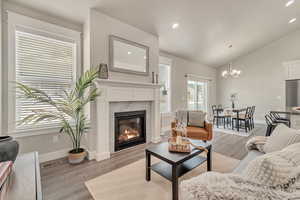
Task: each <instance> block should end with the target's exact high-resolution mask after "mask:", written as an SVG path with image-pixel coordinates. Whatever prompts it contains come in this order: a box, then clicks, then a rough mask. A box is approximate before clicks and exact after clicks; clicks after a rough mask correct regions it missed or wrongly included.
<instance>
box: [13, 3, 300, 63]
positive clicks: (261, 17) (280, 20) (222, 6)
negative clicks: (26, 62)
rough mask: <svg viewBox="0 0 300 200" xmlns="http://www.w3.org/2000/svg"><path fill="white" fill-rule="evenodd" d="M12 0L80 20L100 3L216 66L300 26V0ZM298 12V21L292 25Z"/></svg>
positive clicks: (166, 45)
mask: <svg viewBox="0 0 300 200" xmlns="http://www.w3.org/2000/svg"><path fill="white" fill-rule="evenodd" d="M9 1H11V2H17V3H20V4H24V5H25V6H27V7H31V8H35V9H39V10H41V11H44V12H47V13H49V14H51V15H57V16H60V17H64V18H67V19H70V20H73V21H76V22H80V23H83V22H84V21H85V19H86V16H87V13H88V9H89V8H91V7H92V8H96V9H98V10H100V11H102V12H104V13H106V14H108V15H110V16H112V17H115V18H118V19H120V20H122V21H124V22H126V23H128V24H131V25H134V26H136V27H138V28H140V29H142V30H145V31H147V32H150V33H153V34H155V35H158V36H159V38H160V48H161V50H164V51H167V52H170V53H172V54H174V55H178V56H181V57H184V58H187V59H190V60H195V61H198V62H201V63H203V64H207V65H209V66H213V67H218V66H220V65H223V64H226V63H227V62H229V61H230V60H232V59H235V58H237V57H239V56H241V55H245V54H247V53H249V52H251V51H253V50H255V49H257V48H259V47H261V46H264V45H265V44H267V43H269V42H271V41H273V40H275V39H278V38H280V37H282V36H283V35H285V34H287V33H289V32H292V31H294V30H296V29H297V28H300V2H299V0H295V3H294V4H293V5H292V6H290V7H289V8H286V7H285V3H286V2H287V0H9ZM293 17H297V18H298V20H297V21H296V22H295V23H293V24H288V21H289V19H291V18H293ZM173 22H178V23H179V24H180V27H179V28H178V29H177V30H173V29H172V28H171V26H172V23H173ZM229 44H232V45H233V48H232V49H231V50H228V45H229ZM299 56H300V53H299Z"/></svg>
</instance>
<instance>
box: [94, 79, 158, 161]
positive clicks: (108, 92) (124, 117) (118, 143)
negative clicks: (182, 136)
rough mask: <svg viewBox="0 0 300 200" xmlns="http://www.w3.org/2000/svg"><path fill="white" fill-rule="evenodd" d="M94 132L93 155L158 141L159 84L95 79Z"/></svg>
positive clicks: (105, 155) (102, 156) (106, 155)
mask: <svg viewBox="0 0 300 200" xmlns="http://www.w3.org/2000/svg"><path fill="white" fill-rule="evenodd" d="M96 83H97V88H99V91H101V96H100V97H99V98H98V99H97V111H96V120H97V123H96V125H97V131H96V134H97V136H96V141H93V142H94V143H95V152H93V153H94V157H95V159H96V160H97V161H100V160H104V159H107V158H109V157H110V154H111V153H113V152H116V151H120V150H122V149H125V148H128V147H132V146H134V145H137V144H141V143H145V142H146V143H148V142H154V143H156V142H159V141H160V139H161V138H160V110H159V109H160V108H159V107H160V106H159V88H160V85H156V84H151V83H136V82H128V81H114V80H100V79H99V80H97V82H96Z"/></svg>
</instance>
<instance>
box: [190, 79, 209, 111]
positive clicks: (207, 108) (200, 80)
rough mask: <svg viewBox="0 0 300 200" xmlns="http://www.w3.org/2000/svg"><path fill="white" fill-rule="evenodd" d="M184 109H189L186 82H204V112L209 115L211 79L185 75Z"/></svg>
mask: <svg viewBox="0 0 300 200" xmlns="http://www.w3.org/2000/svg"><path fill="white" fill-rule="evenodd" d="M185 77H186V81H185V84H186V89H185V91H186V108H187V109H188V108H189V101H188V82H189V81H195V82H205V83H206V84H207V85H206V95H207V97H206V112H207V113H210V109H209V108H210V101H211V82H212V79H211V78H208V77H202V76H198V75H193V74H186V75H185Z"/></svg>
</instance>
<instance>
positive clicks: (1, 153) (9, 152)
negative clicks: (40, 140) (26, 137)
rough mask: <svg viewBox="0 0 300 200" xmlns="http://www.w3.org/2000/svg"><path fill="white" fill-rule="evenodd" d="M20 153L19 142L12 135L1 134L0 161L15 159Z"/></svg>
mask: <svg viewBox="0 0 300 200" xmlns="http://www.w3.org/2000/svg"><path fill="white" fill-rule="evenodd" d="M18 153H19V143H18V142H17V141H16V140H14V139H13V138H12V137H11V136H0V162H5V161H13V162H14V161H15V160H16V158H17V155H18Z"/></svg>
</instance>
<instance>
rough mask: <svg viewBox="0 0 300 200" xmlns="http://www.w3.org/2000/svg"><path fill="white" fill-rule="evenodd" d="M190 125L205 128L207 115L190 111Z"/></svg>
mask: <svg viewBox="0 0 300 200" xmlns="http://www.w3.org/2000/svg"><path fill="white" fill-rule="evenodd" d="M188 115H189V117H188V119H189V120H188V125H189V126H196V127H201V128H204V126H205V117H206V113H205V112H203V111H189V112H188Z"/></svg>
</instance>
